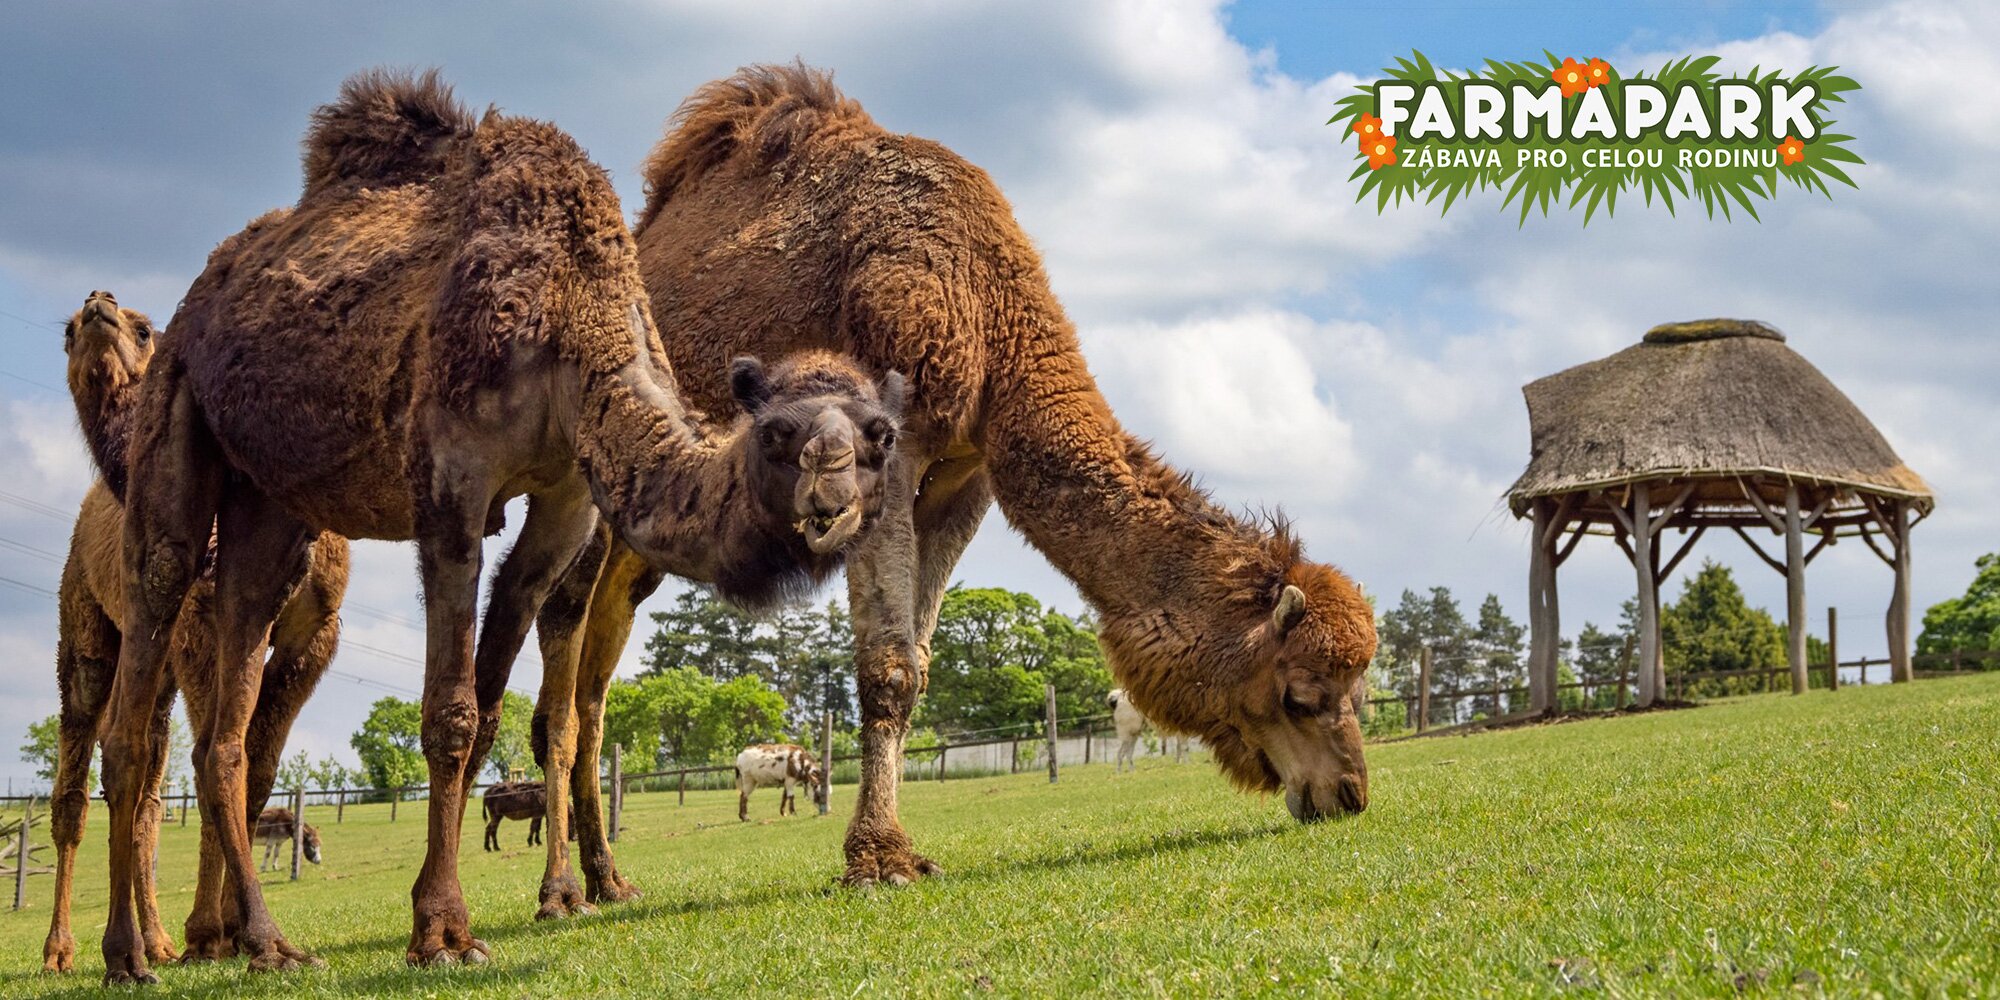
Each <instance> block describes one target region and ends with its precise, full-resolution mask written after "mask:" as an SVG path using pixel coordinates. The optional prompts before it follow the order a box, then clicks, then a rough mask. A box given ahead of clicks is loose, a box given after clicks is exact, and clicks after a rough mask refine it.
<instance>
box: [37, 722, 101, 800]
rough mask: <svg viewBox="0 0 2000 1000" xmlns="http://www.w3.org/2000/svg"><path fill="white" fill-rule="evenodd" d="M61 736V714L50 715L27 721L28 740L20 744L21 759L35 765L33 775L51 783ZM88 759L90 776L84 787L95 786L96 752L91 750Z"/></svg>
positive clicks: (53, 782)
mask: <svg viewBox="0 0 2000 1000" xmlns="http://www.w3.org/2000/svg"><path fill="white" fill-rule="evenodd" d="M61 736H62V716H60V715H51V716H49V717H48V718H46V719H43V720H42V721H40V722H31V723H29V724H28V740H27V742H25V743H22V744H21V760H23V761H24V762H26V763H29V764H33V765H35V777H37V778H40V779H42V780H43V781H46V782H48V783H49V784H51V785H53V784H55V780H56V764H57V762H58V760H59V759H60V758H59V755H58V753H57V741H58V740H59V739H60V738H61ZM90 759H91V765H90V777H89V778H88V783H87V784H86V785H84V788H85V789H94V788H96V787H97V754H96V753H95V752H92V754H91V757H90Z"/></svg>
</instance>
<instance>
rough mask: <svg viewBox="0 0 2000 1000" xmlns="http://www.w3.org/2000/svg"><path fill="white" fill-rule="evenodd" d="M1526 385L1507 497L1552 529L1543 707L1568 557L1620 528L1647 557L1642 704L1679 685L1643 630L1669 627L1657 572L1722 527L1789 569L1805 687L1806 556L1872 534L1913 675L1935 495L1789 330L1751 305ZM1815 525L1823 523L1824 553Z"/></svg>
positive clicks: (1544, 537)
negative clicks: (1918, 527) (1912, 541)
mask: <svg viewBox="0 0 2000 1000" xmlns="http://www.w3.org/2000/svg"><path fill="white" fill-rule="evenodd" d="M1523 392H1524V394H1525V395H1526V396H1527V401H1528V419H1529V426H1530V437H1531V444H1530V458H1529V461H1528V467H1527V469H1526V470H1525V471H1523V472H1522V473H1521V477H1520V478H1519V479H1518V480H1516V481H1515V483H1514V485H1513V487H1512V488H1510V489H1509V490H1508V491H1507V500H1508V506H1509V507H1510V508H1511V509H1512V511H1513V512H1514V515H1515V516H1516V517H1533V518H1534V519H1535V521H1536V524H1537V529H1538V530H1537V532H1536V535H1535V541H1536V544H1535V564H1534V567H1533V568H1532V570H1531V573H1530V576H1531V580H1530V590H1531V597H1530V604H1531V606H1532V607H1531V615H1530V617H1531V624H1534V625H1535V626H1537V631H1538V633H1540V632H1547V633H1548V634H1547V636H1546V637H1542V636H1539V635H1538V638H1537V641H1536V643H1535V648H1534V650H1533V652H1532V653H1531V656H1530V659H1531V661H1534V662H1533V663H1532V664H1531V682H1532V681H1534V680H1542V681H1543V684H1542V687H1543V688H1544V689H1543V690H1541V691H1540V692H1539V693H1538V694H1537V695H1536V698H1535V701H1536V705H1537V707H1544V706H1545V705H1547V704H1550V703H1552V702H1550V701H1546V700H1544V699H1552V697H1553V689H1552V685H1553V683H1554V656H1555V653H1554V650H1555V642H1556V640H1555V638H1554V634H1555V633H1554V629H1555V628H1556V625H1557V622H1556V602H1555V569H1556V567H1557V566H1559V565H1560V564H1561V563H1562V561H1563V559H1564V558H1566V557H1567V556H1568V554H1569V552H1570V551H1571V550H1572V549H1573V548H1574V547H1575V545H1576V543H1577V542H1578V541H1579V540H1580V539H1581V537H1582V536H1583V535H1584V534H1598V535H1609V536H1611V537H1613V538H1615V539H1617V540H1618V543H1619V545H1620V546H1621V547H1622V548H1624V549H1625V551H1626V553H1627V554H1628V555H1629V556H1631V557H1632V558H1633V560H1634V563H1635V568H1639V569H1640V570H1641V571H1640V573H1639V576H1640V587H1639V589H1640V604H1641V618H1642V635H1641V645H1642V647H1644V648H1643V649H1642V652H1641V656H1640V663H1641V664H1642V667H1641V669H1640V671H1639V682H1640V683H1639V687H1640V694H1639V698H1640V702H1641V703H1642V704H1643V703H1647V702H1650V701H1651V700H1652V699H1653V698H1654V697H1656V696H1657V694H1658V692H1659V690H1660V684H1661V683H1662V682H1663V678H1661V677H1660V676H1659V669H1660V668H1659V662H1658V661H1659V651H1658V637H1657V634H1650V635H1649V634H1645V633H1646V630H1647V628H1648V627H1649V628H1650V629H1652V630H1653V631H1654V632H1655V633H1656V631H1657V624H1658V623H1657V601H1658V586H1659V584H1660V583H1661V582H1662V581H1663V580H1664V578H1665V577H1666V575H1667V574H1669V573H1671V572H1672V571H1673V569H1674V567H1675V566H1676V565H1678V564H1679V562H1680V560H1681V558H1682V557H1684V556H1685V555H1686V554H1687V552H1688V550H1689V549H1690V548H1691V547H1692V545H1693V543H1694V542H1695V540H1696V539H1698V538H1699V537H1700V536H1701V534H1702V533H1703V532H1704V531H1706V530H1707V529H1709V528H1711V527H1715V528H1726V529H1729V530H1732V531H1734V532H1736V533H1737V534H1739V535H1741V536H1742V537H1743V539H1744V540H1745V541H1747V542H1749V543H1750V545H1751V547H1752V548H1753V549H1755V550H1756V551H1757V554H1758V555H1759V556H1761V557H1763V559H1764V560H1765V561H1766V562H1767V563H1770V564H1771V565H1772V566H1773V567H1775V568H1777V569H1778V570H1779V571H1780V572H1784V573H1786V574H1787V576H1788V578H1790V579H1791V588H1790V589H1791V591H1792V593H1791V595H1790V596H1791V598H1792V601H1791V603H1792V604H1793V605H1795V606H1794V607H1792V608H1790V609H1789V610H1790V612H1791V614H1790V617H1791V618H1792V619H1793V621H1792V631H1793V639H1794V642H1793V647H1794V650H1793V652H1794V655H1793V663H1792V667H1793V684H1794V687H1795V689H1797V690H1804V686H1805V672H1804V671H1805V664H1804V657H1805V641H1804V640H1805V637H1804V603H1803V602H1804V567H1805V564H1806V563H1808V562H1810V561H1811V560H1812V558H1813V556H1815V555H1817V554H1818V552H1819V550H1820V549H1821V548H1824V547H1825V546H1827V545H1830V544H1832V543H1833V540H1834V539H1835V538H1836V537H1841V536H1860V537H1861V538H1862V539H1863V540H1864V541H1865V542H1866V543H1867V544H1868V545H1869V546H1870V547H1871V548H1874V549H1875V551H1876V552H1877V554H1879V555H1881V556H1882V557H1883V559H1884V560H1885V561H1887V562H1889V563H1890V565H1892V566H1895V567H1896V568H1897V570H1898V572H1897V587H1896V590H1897V594H1896V597H1895V600H1894V602H1892V613H1891V633H1892V634H1891V636H1890V655H1891V658H1892V659H1894V660H1897V661H1898V662H1899V663H1900V664H1901V669H1900V670H1898V671H1896V672H1895V676H1898V677H1902V676H1906V675H1907V673H1908V641H1907V633H1908V625H1907V619H1908V607H1907V592H1908V562H1909V558H1908V544H1907V541H1908V531H1909V527H1910V526H1911V525H1913V524H1915V523H1916V521H1917V520H1921V519H1922V518H1923V517H1924V516H1925V515H1927V514H1928V513H1929V512H1930V510H1931V508H1932V506H1933V505H1934V503H1935V500H1934V498H1933V496H1932V494H1931V491H1930V487H1929V486H1927V485H1925V483H1924V481H1923V479H1922V477H1920V476H1918V475H1917V474H1916V473H1915V472H1912V471H1911V470H1910V468H1909V467H1908V466H1906V465H1904V464H1903V462H1902V460H1901V459H1900V458H1898V457H1897V456H1896V453H1895V451H1894V449H1892V448H1890V447H1889V443H1888V442H1887V441H1886V440H1884V439H1883V437H1882V434H1881V432H1880V431H1877V430H1876V429H1875V426H1874V425H1873V424H1871V423H1869V421H1868V418H1867V417H1865V416H1863V415H1862V413H1861V411H1860V410H1859V409H1858V408H1856V407H1855V405H1854V403H1853V402H1852V401H1851V400H1849V399H1848V398H1847V396H1846V395H1845V394H1844V393H1842V392H1841V391H1840V390H1839V389H1838V388H1836V387H1835V386H1834V384H1833V383H1832V382H1830V381H1828V380H1827V378H1826V376H1824V375H1822V374H1820V372H1819V370H1818V369H1816V368H1814V367H1813V366H1812V364H1811V363H1810V362H1808V361H1806V360H1805V358H1803V357H1801V356H1799V355H1798V354H1797V353H1796V352H1794V351H1793V350H1792V349H1791V348H1790V347H1789V346H1787V345H1786V343H1785V336H1784V334H1782V333H1779V332H1778V331H1777V330H1775V329H1772V328H1771V327H1769V326H1766V325H1764V324H1762V323H1758V322H1753V321H1747V320H1729V319H1711V320H1699V321H1695V322H1691V323H1672V324H1667V325H1664V326H1658V327H1654V328H1653V329H1652V330H1650V331H1648V332H1647V333H1646V335H1645V337H1644V338H1643V339H1642V340H1641V341H1640V342H1639V343H1637V344H1635V345H1633V346H1631V347H1628V348H1626V349H1624V350H1622V351H1619V352H1618V353H1616V354H1613V355H1611V356H1610V357H1607V358H1602V359H1599V360H1597V361H1592V362H1588V363H1585V364H1581V365H1578V366H1576V367H1574V368H1570V369H1567V370H1565V371H1561V372H1557V373H1556V374H1554V375H1550V376H1548V377H1547V378H1543V379H1539V380H1537V381H1535V382H1532V383H1530V384H1529V385H1528V386H1527V387H1526V388H1525V389H1524V390H1523ZM1674 528H1678V529H1680V530H1681V531H1682V533H1683V534H1684V535H1689V536H1690V537H1687V538H1686V540H1685V541H1684V542H1683V543H1682V545H1681V546H1680V548H1679V550H1678V551H1677V552H1676V553H1675V554H1674V555H1673V556H1671V557H1670V558H1668V559H1666V560H1665V563H1664V566H1662V553H1661V548H1660V546H1659V545H1658V544H1657V542H1658V541H1660V539H1659V538H1658V536H1659V534H1660V533H1661V532H1663V531H1665V530H1669V529H1674ZM1765 528H1768V529H1770V530H1773V531H1775V532H1777V533H1778V534H1780V535H1782V536H1784V538H1785V543H1786V553H1785V558H1784V559H1783V560H1782V561H1781V560H1779V559H1777V558H1774V557H1772V556H1771V555H1768V554H1766V553H1765V552H1764V550H1763V549H1762V547H1761V546H1759V545H1758V544H1757V542H1756V540H1755V538H1754V537H1753V536H1752V535H1751V534H1750V533H1749V531H1750V530H1756V529H1765ZM1746 529H1748V530H1746ZM1566 533H1567V535H1568V537H1567V538H1565V537H1564V536H1565V534H1566ZM1807 533H1811V534H1815V535H1817V536H1818V540H1817V541H1816V542H1815V543H1814V544H1813V546H1812V547H1811V549H1810V550H1809V551H1808V550H1806V549H1805V547H1804V543H1803V538H1804V536H1805V535H1806V534H1807ZM1878 538H1879V539H1880V541H1881V543H1885V544H1878ZM1895 602H1900V605H1899V606H1900V608H1901V612H1900V618H1901V620H1902V621H1903V623H1904V624H1903V625H1902V626H1901V629H1900V632H1901V635H1898V634H1896V633H1897V632H1898V631H1899V630H1898V628H1897V625H1896V621H1897V619H1898V617H1899V616H1898V614H1897V612H1896V611H1894V610H1893V606H1898V605H1896V603H1895ZM1648 612H1651V614H1650V615H1649V614H1648ZM1649 617H1650V624H1649V625H1647V624H1646V623H1647V619H1648V618H1649ZM1543 638H1546V640H1547V641H1546V642H1545V641H1543ZM1645 664H1652V666H1653V669H1652V670H1646V669H1644V666H1643V665H1645ZM1542 671H1546V673H1547V677H1546V678H1545V679H1544V678H1542V677H1541V672H1542ZM1531 686H1535V685H1533V684H1532V683H1531Z"/></svg>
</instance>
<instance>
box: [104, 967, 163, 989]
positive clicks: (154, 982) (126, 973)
mask: <svg viewBox="0 0 2000 1000" xmlns="http://www.w3.org/2000/svg"><path fill="white" fill-rule="evenodd" d="M159 984H160V977H158V976H156V975H153V973H152V971H151V970H149V969H140V970H138V971H136V972H134V971H132V970H129V969H119V970H117V971H114V972H106V973H105V974H104V985H106V986H158V985H159Z"/></svg>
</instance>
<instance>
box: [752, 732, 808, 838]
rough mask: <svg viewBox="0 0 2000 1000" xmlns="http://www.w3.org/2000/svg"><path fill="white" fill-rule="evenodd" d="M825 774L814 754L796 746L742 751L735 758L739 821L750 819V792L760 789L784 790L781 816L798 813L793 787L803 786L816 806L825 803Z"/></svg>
mask: <svg viewBox="0 0 2000 1000" xmlns="http://www.w3.org/2000/svg"><path fill="white" fill-rule="evenodd" d="M825 777H826V776H825V773H824V772H822V771H821V770H820V766H819V762H818V761H815V760H813V755H812V753H811V751H808V750H807V749H806V748H805V747H802V746H799V745H797V744H794V743H757V744H753V745H751V746H748V747H745V748H743V752H742V753H739V754H737V755H736V818H737V819H740V820H746V821H747V820H748V819H749V818H750V793H751V792H753V791H755V790H757V789H759V788H770V787H772V786H774V785H775V786H782V787H783V788H784V790H785V792H784V795H783V797H782V798H780V799H778V815H780V816H783V815H784V814H786V813H787V812H789V813H791V814H792V815H794V816H796V815H798V812H799V804H798V800H796V799H794V798H793V797H792V787H793V786H794V785H801V784H802V785H804V786H806V789H807V791H808V793H809V794H810V795H812V800H813V805H815V806H817V805H822V804H824V803H825V802H826V781H825Z"/></svg>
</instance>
